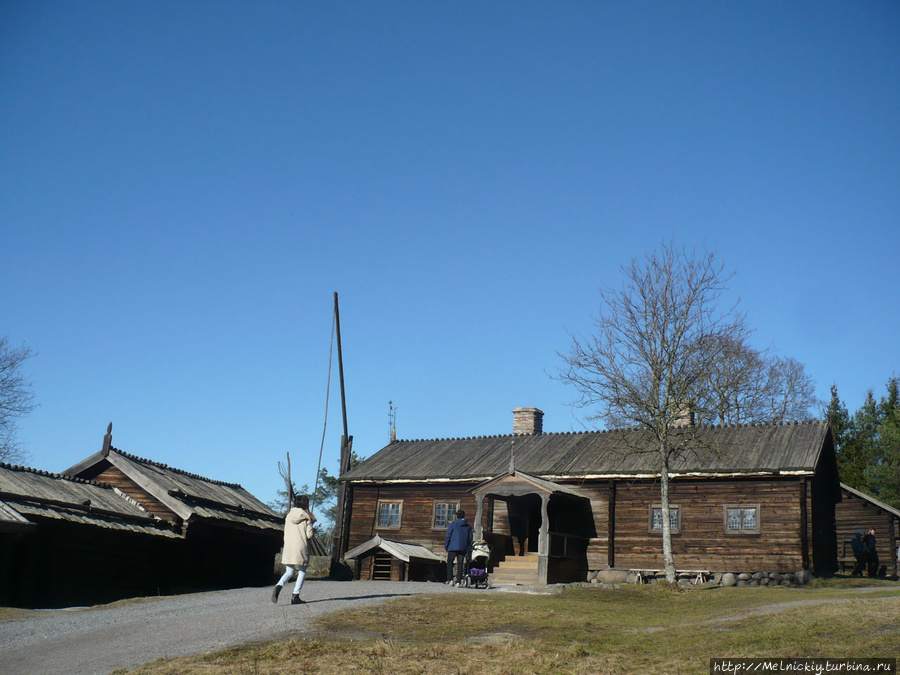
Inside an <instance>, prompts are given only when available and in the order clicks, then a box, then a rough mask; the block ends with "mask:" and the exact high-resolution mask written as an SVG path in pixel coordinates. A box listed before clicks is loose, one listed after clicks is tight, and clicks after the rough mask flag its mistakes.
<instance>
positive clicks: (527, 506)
mask: <svg viewBox="0 0 900 675" xmlns="http://www.w3.org/2000/svg"><path fill="white" fill-rule="evenodd" d="M513 413H514V426H513V429H514V433H513V434H511V435H502V436H486V437H477V438H457V439H435V440H413V441H392V442H391V443H390V444H389V445H387V446H386V447H384V448H382V449H381V450H379V451H378V452H377V453H375V454H374V455H372V456H371V457H370V458H368V459H367V460H365V461H363V462H362V463H360V464H359V465H358V466H356V467H355V468H353V469H352V470H351V471H349V472H348V473H346V474H345V475H344V476H343V477H342V478H341V480H342V481H343V482H344V485H345V487H346V492H347V507H348V509H349V513H348V515H347V518H348V522H349V527H348V528H347V536H346V538H345V540H344V541H343V542H342V550H343V551H347V550H348V549H350V550H352V549H354V548H359V547H364V545H365V544H366V542H368V541H370V540H372V539H373V538H375V537H382V538H384V539H390V540H393V541H397V542H405V543H409V544H415V545H419V546H424V547H426V548H428V549H430V550H431V551H433V552H434V553H436V554H439V555H443V543H444V536H445V531H446V526H447V524H448V523H449V522H450V521H451V520H452V519H453V514H454V512H455V511H456V510H457V509H458V508H462V509H463V510H465V511H466V514H467V516H468V518H469V520H470V522H471V523H472V524H473V526H474V528H475V536H476V537H479V538H482V537H483V538H484V539H485V540H486V541H487V542H488V543H489V544H490V546H491V548H492V556H491V573H492V577H493V578H494V579H495V581H497V582H504V581H509V582H516V583H539V584H545V583H554V582H565V581H583V580H585V579H586V578H587V575H588V572H589V571H593V570H602V569H611V568H612V569H625V570H630V569H662V568H663V560H662V541H661V537H662V521H661V509H660V503H659V472H658V469H657V468H656V465H655V464H654V461H653V454H652V453H648V452H638V451H636V450H638V449H643V450H648V449H650V448H648V446H647V445H646V443H645V442H644V441H643V440H642V439H641V438H640V437H639V435H638V432H617V431H600V432H584V433H543V413H542V412H541V411H540V410H538V409H536V408H517V409H516V410H514V411H513ZM679 433H683V434H692V437H693V438H695V439H696V446H695V449H694V451H692V452H687V453H684V454H682V455H680V456H679V457H677V458H676V459H675V460H674V461H673V462H672V464H671V467H670V478H671V482H670V488H669V489H670V499H669V502H670V505H671V513H670V518H671V524H672V529H673V537H672V542H673V549H674V556H675V562H676V566H677V568H679V569H684V570H704V571H710V572H717V571H718V572H726V571H736V572H743V571H749V572H752V571H769V572H795V571H798V570H809V571H811V572H813V573H815V574H817V575H830V574H832V573H834V572H835V571H836V570H837V568H838V563H837V558H838V547H837V538H836V533H835V504H836V503H837V502H839V501H840V499H841V492H840V482H839V478H838V472H837V465H836V462H835V455H834V444H833V439H832V435H831V430H830V427H829V425H828V423H827V422H822V421H816V422H809V423H802V424H786V425H780V424H771V425H758V426H757V425H754V426H721V427H696V428H694V427H691V428H686V429H683V430H681V431H680V432H679ZM362 572H363V573H362V574H361V575H360V576H361V578H367V577H366V574H365V571H364V570H362Z"/></svg>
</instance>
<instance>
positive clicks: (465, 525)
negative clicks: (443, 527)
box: [444, 509, 474, 586]
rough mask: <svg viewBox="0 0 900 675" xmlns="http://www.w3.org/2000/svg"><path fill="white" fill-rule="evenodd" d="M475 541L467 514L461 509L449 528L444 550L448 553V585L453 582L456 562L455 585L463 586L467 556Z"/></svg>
mask: <svg viewBox="0 0 900 675" xmlns="http://www.w3.org/2000/svg"><path fill="white" fill-rule="evenodd" d="M473 539H474V534H473V532H472V526H471V525H469V521H468V520H466V512H465V511H463V510H462V509H460V510H459V511H457V512H456V520H454V521H453V522H452V523H450V525H449V526H447V538H446V539H445V540H444V550H445V551H446V552H447V583H448V584H449V583H450V582H451V581H453V561H454V560H456V583H455V584H454V585H455V586H462V579H463V574H464V572H465V566H466V555H467V554H468V552H469V549H470V548H471V546H472V540H473Z"/></svg>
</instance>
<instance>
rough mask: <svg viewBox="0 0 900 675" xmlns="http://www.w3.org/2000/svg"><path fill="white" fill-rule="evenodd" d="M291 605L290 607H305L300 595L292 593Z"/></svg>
mask: <svg viewBox="0 0 900 675" xmlns="http://www.w3.org/2000/svg"><path fill="white" fill-rule="evenodd" d="M291 604H292V605H305V604H306V601H305V600H301V599H300V595H299V594H298V593H294V594H293V595H292V596H291Z"/></svg>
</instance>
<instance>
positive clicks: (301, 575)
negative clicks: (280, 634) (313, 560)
mask: <svg viewBox="0 0 900 675" xmlns="http://www.w3.org/2000/svg"><path fill="white" fill-rule="evenodd" d="M314 522H316V517H315V516H314V515H313V514H311V513H310V512H309V497H307V496H306V495H300V496H299V497H294V508H292V509H291V510H290V511H288V514H287V516H286V517H285V519H284V550H283V551H282V553H281V562H282V563H283V564H284V565H285V571H284V575H283V576H282V577H281V579H279V580H278V583H277V584H276V585H275V588H274V589H272V602H273V603H277V602H278V595H279V594H280V593H281V589H282V588H283V587H284V585H285V584H286V583H288V582H289V581H290V580H291V578H293V576H294V574H296V575H297V581H296V582H295V583H294V592H293V594H291V604H292V605H301V604H303V600H301V599H300V589H301V588H303V582H304V581H305V580H306V567H307V566H308V565H309V542H310V540H311V539H312V538H313V527H312V526H313V523H314Z"/></svg>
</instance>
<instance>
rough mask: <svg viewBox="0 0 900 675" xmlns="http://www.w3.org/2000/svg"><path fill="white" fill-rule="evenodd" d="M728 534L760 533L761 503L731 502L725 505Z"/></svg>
mask: <svg viewBox="0 0 900 675" xmlns="http://www.w3.org/2000/svg"><path fill="white" fill-rule="evenodd" d="M725 533H726V534H758V533H759V504H752V505H746V504H729V505H727V506H726V507H725Z"/></svg>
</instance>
